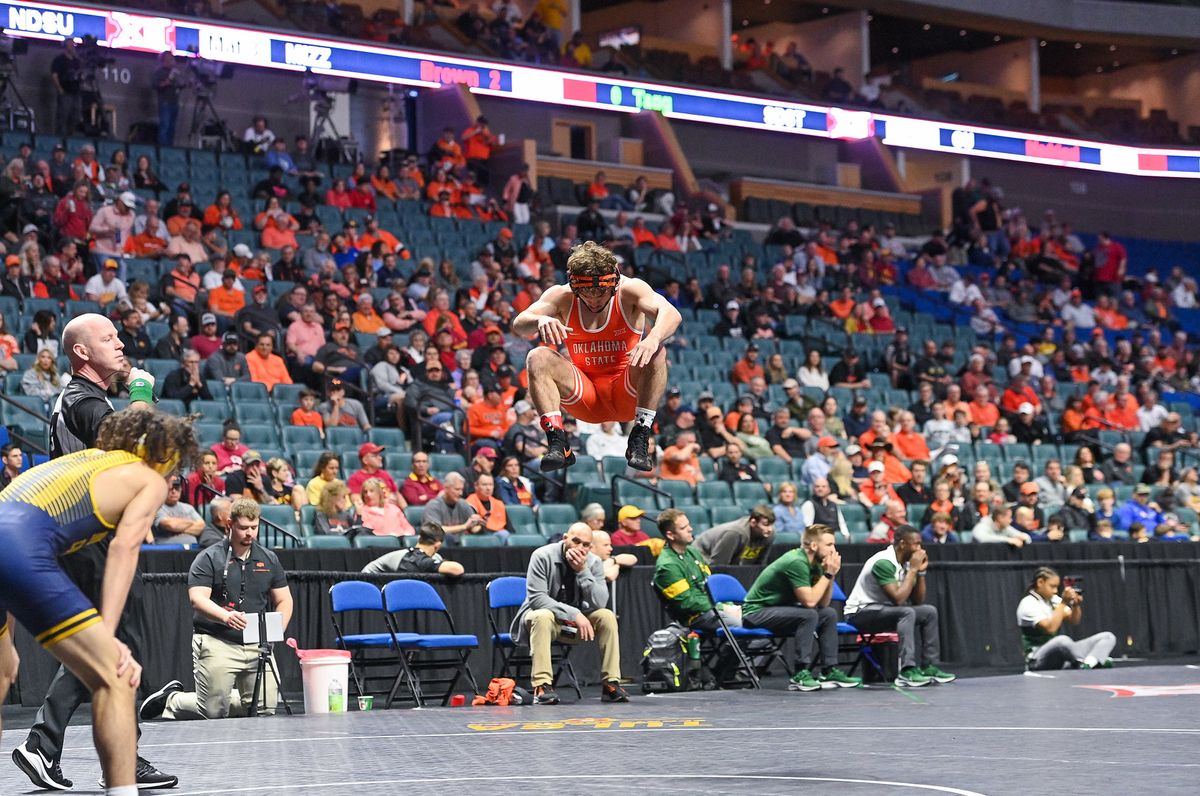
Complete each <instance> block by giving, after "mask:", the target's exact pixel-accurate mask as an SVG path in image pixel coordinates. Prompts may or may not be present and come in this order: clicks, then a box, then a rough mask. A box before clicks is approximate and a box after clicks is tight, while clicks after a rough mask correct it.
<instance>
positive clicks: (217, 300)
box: [208, 270, 246, 329]
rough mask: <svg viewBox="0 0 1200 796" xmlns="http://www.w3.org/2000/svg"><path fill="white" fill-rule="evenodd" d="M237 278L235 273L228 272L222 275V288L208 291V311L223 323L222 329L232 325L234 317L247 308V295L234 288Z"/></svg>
mask: <svg viewBox="0 0 1200 796" xmlns="http://www.w3.org/2000/svg"><path fill="white" fill-rule="evenodd" d="M236 278H237V277H236V275H235V274H234V273H233V271H229V270H226V271H225V273H223V274H222V275H221V286H220V287H215V288H213V289H212V290H210V291H208V309H209V311H210V312H211V313H213V314H214V315H216V316H217V320H218V321H223V323H222V325H221V328H222V329H225V328H227V327H228V326H229V325H230V324H232V323H233V316H235V315H237V314H238V310H240V309H241V308H242V307H244V306H246V294H245V293H243V292H242V291H240V290H238V289H237V288H235V287H234V286H233V282H234V280H235V279H236Z"/></svg>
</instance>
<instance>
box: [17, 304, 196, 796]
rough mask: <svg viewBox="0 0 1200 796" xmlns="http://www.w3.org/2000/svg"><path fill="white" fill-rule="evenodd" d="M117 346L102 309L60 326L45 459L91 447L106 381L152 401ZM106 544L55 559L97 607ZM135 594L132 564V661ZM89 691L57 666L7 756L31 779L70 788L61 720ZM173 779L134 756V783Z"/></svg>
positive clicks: (125, 638)
mask: <svg viewBox="0 0 1200 796" xmlns="http://www.w3.org/2000/svg"><path fill="white" fill-rule="evenodd" d="M124 348H125V346H124V344H122V343H121V341H120V339H119V338H118V337H117V328H116V327H115V326H114V325H113V322H112V321H110V320H109V319H108V318H106V317H104V316H103V315H97V314H95V313H88V314H85V315H79V316H77V317H75V318H73V319H72V320H71V321H70V322H68V323H67V325H66V326H65V327H64V328H63V336H62V349H63V351H64V352H66V355H67V358H68V359H69V360H70V361H71V382H70V383H69V384H68V385H67V387H66V389H64V390H63V391H62V393H61V394H60V395H59V396H58V400H56V401H55V403H54V410H53V411H52V412H51V415H50V457H51V458H57V457H59V456H62V455H64V454H67V453H74V452H76V451H81V450H85V449H87V448H91V447H93V446H95V444H96V434H97V432H98V431H99V430H100V422H101V421H102V420H104V418H106V417H108V416H109V415H110V414H112V413H113V411H114V409H113V405H112V403H111V402H110V401H109V400H108V387H109V385H111V384H112V383H113V382H117V381H119V382H124V384H125V386H126V387H127V389H128V390H129V400H130V401H131V402H132V403H144V404H152V403H153V402H154V377H153V376H151V375H150V374H149V373H147V372H146V371H144V370H139V369H137V368H133V367H131V365H130V363H129V360H127V359H126V358H125V354H124V353H123V351H122V349H124ZM107 549H108V542H107V540H106V541H104V542H101V543H99V544H94V545H88V546H86V547H84V548H82V549H81V550H79V551H78V552H76V553H73V554H72V555H69V556H64V557H63V558H62V564H63V569H64V570H66V572H67V574H68V575H69V576H70V578H71V580H73V581H74V582H75V583H76V584H77V585H78V586H79V588H80V589H82V590H83V593H84V594H86V595H87V596H88V598H89V599H90V600H92V602H93V604H95V605H100V590H101V585H102V584H103V582H104V562H105V559H106V557H107ZM141 592H142V578H141V573H140V572H138V571H136V570H135V572H134V578H133V583H131V584H130V587H129V598H128V599H127V600H126V601H125V611H124V613H123V614H122V615H121V622H120V626H119V627H118V628H117V638H118V639H120V640H121V641H122V642H124V643H125V644H126V645H127V646H128V647H129V649H130V651H131V652H132V653H133V657H134V658H135V659H136V660H139V661H143V660H144V658H143V657H142V643H141V642H142V637H141V628H142V626H143V624H144V621H145V618H144V616H143V615H142V610H141V605H142V600H141ZM88 693H89V692H88V689H87V687H86V686H84V685H83V683H81V682H80V681H79V680H78V678H76V677H75V675H73V674H71V673H70V672H69V671H67V668H66V667H65V666H60V667H59V669H58V673H57V674H55V675H54V679H53V680H52V681H51V682H50V688H49V689H48V690H47V692H46V698H45V701H43V702H42V706H41V707H40V708H39V709H38V713H37V718H36V720H35V721H34V724H33V726H32V727H31V728H30V729H29V737H28V738H27V739H26V740H25V743H24V744H21V745H19V746H17V748H16V749H14V750H13V754H12V758H13V762H14V763H16V764H17V767H18V768H19V769H21V770H22V771H24V772H25V774H26V775H27V776H28V777H29V779H30V780H32V782H33V784H34V785H37V786H38V787H41V788H49V789H53V790H70V789H71V788H72V787H73V784H74V783H72V782H71V780H69V779H67V778H66V777H64V776H63V773H62V768H61V766H60V765H59V761H60V760H61V758H62V751H63V736H64V735H65V734H66V730H67V724H68V723H69V722H70V721H71V716H72V715H73V714H74V713H75V710H76V708H78V707H79V706H80V704H82V703H83V702H84V700H86V699H87V698H88ZM139 735H140V729H139ZM178 784H179V778H178V777H176V776H172V775H170V774H164V773H163V772H161V771H159V770H158V769H157V768H155V767H154V766H153V765H151V764H150V763H149V762H147V761H146V760H143V759H142V758H141V757H140V756H139V757H138V759H137V785H138V787H139V788H173V787H175V786H176V785H178Z"/></svg>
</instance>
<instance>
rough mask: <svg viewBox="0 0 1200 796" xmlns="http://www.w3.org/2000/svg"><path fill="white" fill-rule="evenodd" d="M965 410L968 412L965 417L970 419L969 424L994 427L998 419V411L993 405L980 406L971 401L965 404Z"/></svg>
mask: <svg viewBox="0 0 1200 796" xmlns="http://www.w3.org/2000/svg"><path fill="white" fill-rule="evenodd" d="M967 409H968V410H969V412H970V413H969V414H968V415H967V417H969V418H971V422H972V423H976V424H978V425H981V426H994V425H996V421H997V420H999V419H1000V409H999V408H997V406H996V405H995V404H993V403H986V404H984V405H983V406H980V405H979V404H977V403H975V402H974V401H971V403H969V404H967Z"/></svg>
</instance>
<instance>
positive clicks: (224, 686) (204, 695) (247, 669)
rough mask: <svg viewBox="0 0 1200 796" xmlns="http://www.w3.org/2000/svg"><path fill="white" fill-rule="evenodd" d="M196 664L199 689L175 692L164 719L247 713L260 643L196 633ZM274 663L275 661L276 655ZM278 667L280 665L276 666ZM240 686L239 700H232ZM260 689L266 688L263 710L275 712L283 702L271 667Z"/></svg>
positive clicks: (194, 636) (242, 714) (264, 712)
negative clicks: (232, 702) (280, 701)
mask: <svg viewBox="0 0 1200 796" xmlns="http://www.w3.org/2000/svg"><path fill="white" fill-rule="evenodd" d="M192 665H193V666H192V668H193V669H194V671H195V675H196V691H195V693H191V694H187V693H183V692H179V691H177V692H175V693H173V694H171V695H170V696H169V697H168V698H167V706H166V709H165V710H163V718H164V719H176V720H186V719H223V718H226V717H228V716H244V715H246V714H247V713H249V711H250V704H251V702H252V701H253V699H254V672H255V669H256V668H257V666H258V647H257V646H246V645H244V644H230V643H229V642H228V641H222V640H221V639H219V638H216V637H214V636H208V635H203V634H200V633H196V634H194V635H193V636H192ZM271 665H272V666H274V665H275V658H274V656H272V657H271ZM276 671H278V669H276ZM235 686H236V687H237V692H238V697H239V700H238V704H236V705H234V704H230V703H231V701H232V693H231V692H232V691H233V689H234V687H235ZM259 687H260V689H263V688H265V690H266V694H267V707H266V708H265V709H264V708H262V707H261V706H262V691H261V690H260V691H259V706H260V707H259V711H258V712H259V714H261V715H273V714H274V713H275V706H276V705H277V704H278V703H279V692H278V689H277V688H276V686H275V678H274V676H272V674H271V670H270V668H267V669H266V670H264V671H263V678H262V684H261V685H260V686H259Z"/></svg>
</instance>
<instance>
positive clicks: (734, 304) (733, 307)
mask: <svg viewBox="0 0 1200 796" xmlns="http://www.w3.org/2000/svg"><path fill="white" fill-rule="evenodd" d="M739 307H741V305H740V304H738V303H737V302H736V301H733V300H732V299H730V300H729V301H726V302H725V309H727V310H736V309H738V308H739Z"/></svg>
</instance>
